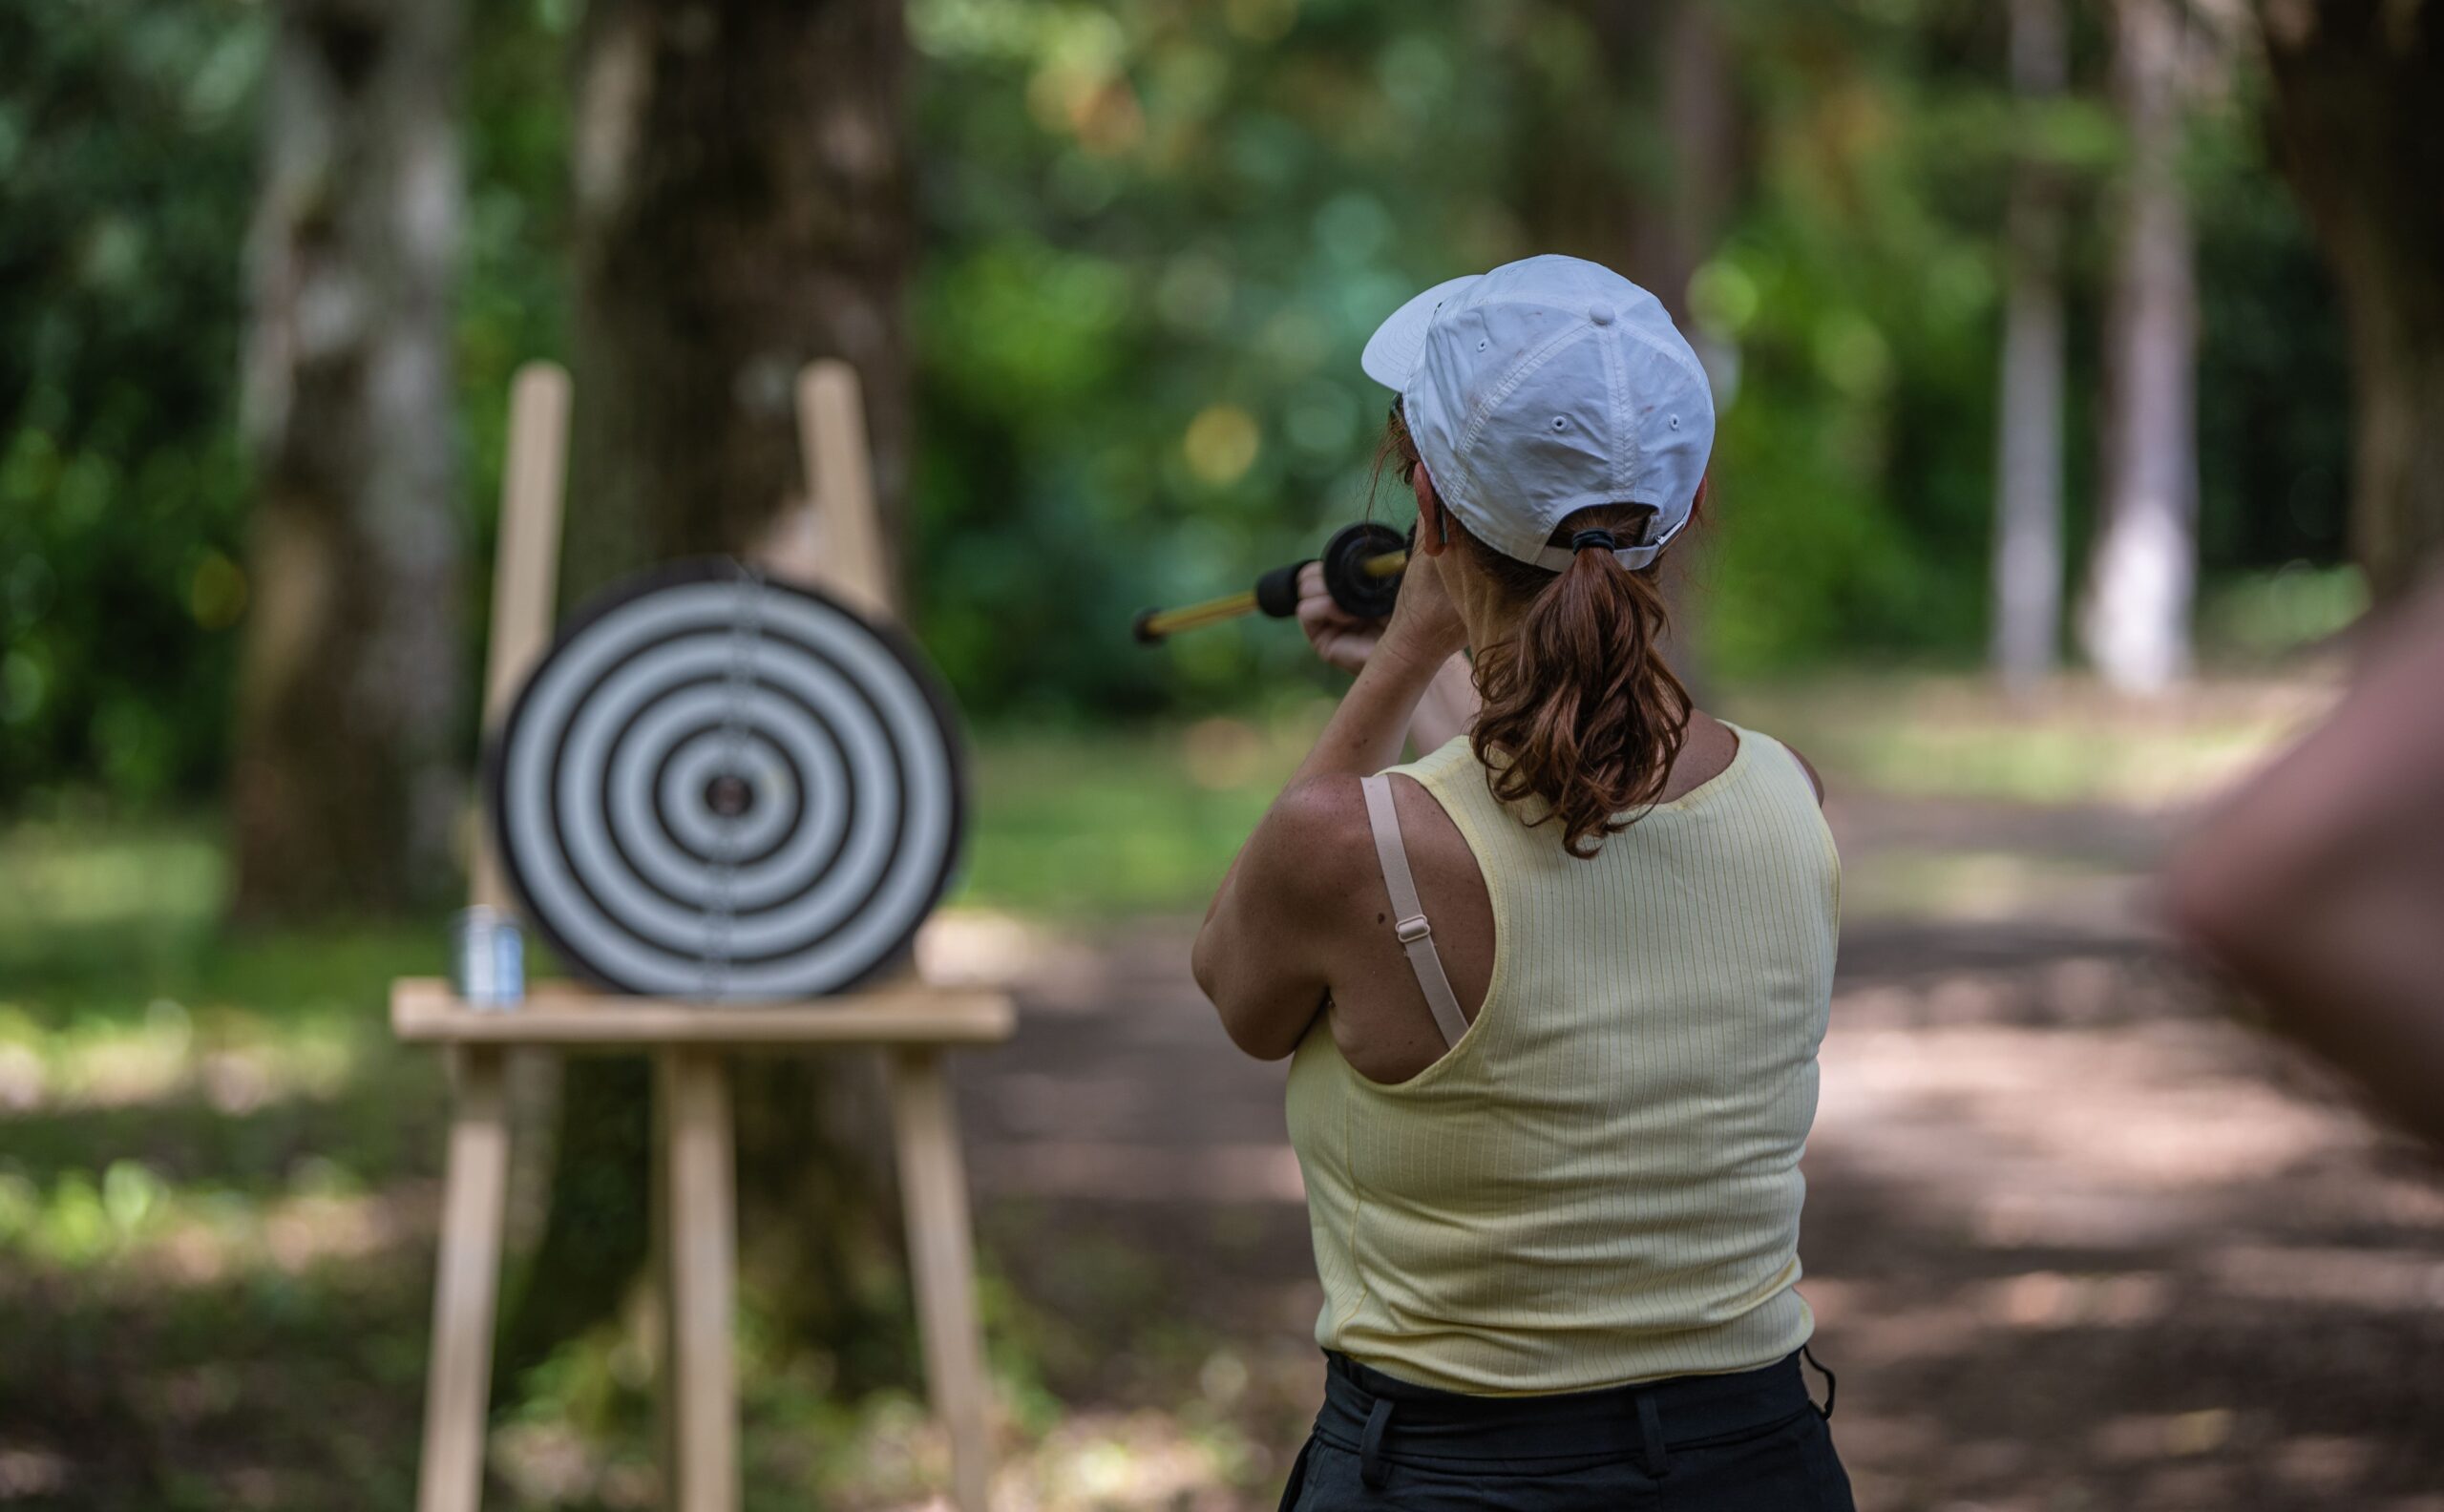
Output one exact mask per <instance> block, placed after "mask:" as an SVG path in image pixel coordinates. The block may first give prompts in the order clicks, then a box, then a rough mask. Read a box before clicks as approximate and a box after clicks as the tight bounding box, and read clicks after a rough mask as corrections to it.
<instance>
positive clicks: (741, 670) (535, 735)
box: [490, 561, 964, 999]
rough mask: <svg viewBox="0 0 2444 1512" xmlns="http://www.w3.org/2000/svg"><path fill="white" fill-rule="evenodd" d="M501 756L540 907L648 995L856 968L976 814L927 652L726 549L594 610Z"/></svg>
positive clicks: (556, 942)
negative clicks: (967, 803) (969, 809)
mask: <svg viewBox="0 0 2444 1512" xmlns="http://www.w3.org/2000/svg"><path fill="white" fill-rule="evenodd" d="M490 776H491V789H492V791H491V798H492V818H493V823H494V828H495V833H496V835H497V838H498V841H499V849H500V854H501V859H502V863H503V868H504V870H505V872H507V874H508V877H509V880H510V882H511V885H512V886H513V887H514V888H515V889H516V893H517V894H518V896H519V898H520V899H521V901H522V902H523V903H524V905H525V909H526V913H527V915H528V917H529V918H530V919H531V920H532V921H533V922H534V924H535V926H536V928H537V931H538V932H539V933H540V934H541V935H543V937H544V938H546V939H547V940H549V941H550V942H551V944H552V945H553V947H554V948H555V949H556V950H557V951H558V953H559V954H560V956H563V957H564V958H565V959H566V960H567V961H568V963H569V964H570V965H571V966H572V967H573V968H575V969H576V970H578V971H579V972H581V973H583V974H584V975H586V976H588V977H593V978H594V979H595V980H596V981H598V982H600V984H602V985H604V986H608V987H611V988H614V989H617V990H620V991H623V992H629V993H637V994H643V995H648V996H654V997H668V998H714V999H737V998H766V999H772V998H811V997H819V996H822V995H824V994H827V993H833V992H838V991H840V990H842V989H844V988H846V987H850V986H853V985H854V984H855V983H856V982H857V981H858V980H859V979H860V978H862V977H866V976H868V975H870V974H871V973H873V972H874V970H876V969H877V968H879V967H881V966H883V965H885V964H886V963H888V962H890V961H891V960H893V959H894V958H895V957H897V956H899V955H900V954H901V953H902V952H903V951H904V950H905V948H906V947H907V945H908V942H909V940H910V938H911V937H912V936H913V935H915V933H916V930H917V925H918V924H919V923H920V922H922V921H923V919H924V916H925V914H927V913H928V912H930V911H931V910H932V908H933V906H934V904H935V903H936V902H937V901H938V899H939V898H940V896H941V894H942V892H943V890H944V888H945V887H946V886H947V885H948V883H949V880H950V876H951V872H952V871H953V869H954V867H955V866H956V865H957V862H958V858H959V842H960V839H961V830H962V824H963V812H964V799H963V788H964V778H963V773H962V770H961V760H960V752H959V739H958V734H957V730H956V727H955V725H954V724H953V722H952V719H951V717H950V714H949V708H948V704H946V702H945V701H944V699H943V698H942V696H941V694H940V692H939V690H938V687H937V684H936V683H935V681H934V679H933V676H932V674H931V672H930V671H929V670H928V669H927V668H926V666H925V665H924V663H923V662H921V661H920V660H919V659H918V658H917V654H916V653H915V652H914V651H913V650H912V649H911V648H910V647H908V646H907V645H906V644H905V643H904V642H903V641H901V640H900V639H899V638H898V637H897V636H896V635H895V633H893V632H891V631H889V630H887V629H883V628H880V627H877V626H874V625H873V624H870V623H868V622H867V621H866V620H862V619H861V618H859V617H858V616H857V615H855V614H854V613H853V612H852V611H850V610H849V609H847V608H845V607H844V606H842V605H841V604H839V603H838V602H836V601H834V600H832V599H830V598H828V597H826V596H825V595H823V594H820V593H817V592H814V591H812V590H811V589H807V588H803V587H799V586H796V585H793V584H788V583H782V582H776V581H770V580H766V579H762V578H757V577H754V576H752V575H750V574H748V572H746V571H745V570H744V569H742V568H741V567H739V566H738V565H737V564H736V563H733V562H728V561H701V562H688V563H682V564H680V565H678V566H675V567H671V568H667V569H664V570H662V571H659V572H656V573H652V574H649V575H647V576H645V577H644V578H638V579H634V580H631V581H630V582H628V583H624V584H622V585H620V586H618V587H615V588H614V589H612V590H611V591H609V592H608V593H606V594H605V595H604V596H603V597H602V598H600V599H597V600H596V601H595V602H593V603H592V604H590V605H588V606H587V607H586V608H585V609H584V610H583V611H581V612H580V613H579V616H578V617H577V618H576V620H574V621H573V622H572V623H571V625H570V626H569V628H568V629H567V630H565V631H564V632H563V633H562V635H561V637H560V639H559V641H558V643H557V644H556V645H555V646H554V647H553V649H552V651H551V654H550V655H549V656H547V657H546V658H545V659H544V661H543V662H542V664H541V665H540V666H538V667H537V669H536V671H535V674H534V676H533V677H532V678H531V679H530V680H529V681H528V683H527V684H526V687H525V689H524V691H523V692H522V693H521V694H520V695H519V697H518V699H517V702H516V705H515V706H514V707H513V708H512V709H511V711H510V715H509V718H508V720H507V721H506V722H505V724H504V725H503V726H502V730H501V733H500V737H499V740H498V742H497V743H496V745H495V750H494V753H493V760H492V763H491V771H490Z"/></svg>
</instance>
